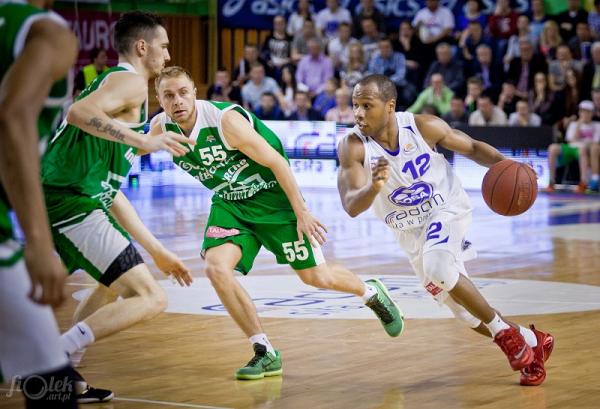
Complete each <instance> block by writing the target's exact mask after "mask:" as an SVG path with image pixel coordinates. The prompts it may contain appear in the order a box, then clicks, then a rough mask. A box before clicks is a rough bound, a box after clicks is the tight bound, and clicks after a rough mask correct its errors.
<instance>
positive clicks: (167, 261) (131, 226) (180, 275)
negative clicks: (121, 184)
mask: <svg viewBox="0 0 600 409" xmlns="http://www.w3.org/2000/svg"><path fill="white" fill-rule="evenodd" d="M110 213H111V214H112V215H113V216H114V217H115V219H116V220H117V222H119V224H120V225H121V226H123V228H124V229H125V230H126V231H127V232H129V234H131V236H132V237H133V238H134V239H135V240H136V241H137V242H138V243H140V244H141V246H142V247H143V248H144V249H146V251H147V252H148V253H150V255H151V256H152V258H153V259H154V261H155V263H156V265H157V267H158V268H159V269H160V270H161V271H163V272H164V273H165V274H167V275H168V274H173V276H174V277H175V278H176V279H177V281H178V282H179V284H181V285H182V286H183V285H188V286H189V285H190V284H191V283H192V276H191V275H190V273H189V270H188V269H187V267H186V266H185V265H184V264H183V262H182V261H181V260H179V258H177V256H176V255H175V254H173V253H171V252H170V251H169V250H167V249H166V248H165V247H164V246H163V245H162V243H161V242H160V241H158V239H157V238H156V237H155V236H154V235H153V234H152V232H151V231H150V230H148V228H147V227H146V226H145V225H144V223H143V222H142V220H141V219H140V217H139V216H138V214H137V212H136V211H135V209H134V207H133V206H132V205H131V203H130V202H129V199H127V197H126V196H125V195H124V194H123V192H121V191H118V192H117V195H116V196H115V199H114V201H113V204H112V206H111V208H110Z"/></svg>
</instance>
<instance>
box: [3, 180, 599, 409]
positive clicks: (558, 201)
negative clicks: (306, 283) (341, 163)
mask: <svg viewBox="0 0 600 409" xmlns="http://www.w3.org/2000/svg"><path fill="white" fill-rule="evenodd" d="M304 194H305V197H306V200H307V202H308V204H309V206H310V208H311V209H312V210H313V212H314V213H315V214H316V215H317V216H318V217H319V218H320V219H321V221H323V222H324V223H325V224H326V225H327V226H328V227H329V234H328V240H329V241H328V243H327V244H326V245H325V247H324V254H325V256H326V258H327V259H329V260H333V261H336V262H340V263H342V264H344V265H346V266H347V267H349V268H351V269H353V270H354V271H356V272H357V273H358V274H360V275H365V276H378V275H381V276H382V277H388V280H390V281H389V282H390V283H392V282H394V281H393V278H389V277H396V276H397V277H400V278H401V280H400V281H401V284H399V285H398V286H397V288H396V287H394V290H393V291H391V294H392V296H393V297H394V298H395V299H396V301H397V302H398V303H399V305H400V307H402V308H403V309H404V311H405V313H406V330H405V332H404V333H403V334H402V335H401V336H400V337H398V338H389V337H388V336H387V335H386V334H385V332H384V331H383V329H382V328H381V326H380V324H379V322H378V321H376V320H375V319H374V318H373V319H362V318H364V317H362V318H360V317H359V318H356V317H354V316H352V314H353V313H352V312H350V313H348V312H347V311H343V312H341V313H340V314H342V316H343V317H348V318H340V317H339V316H338V317H337V318H336V317H335V314H332V317H328V316H327V314H329V312H330V311H334V310H335V311H338V310H336V308H338V307H339V306H338V307H336V306H335V305H333V304H332V305H333V306H331V307H327V308H331V309H330V310H327V308H323V309H321V310H319V311H321V313H322V315H320V316H315V317H314V318H311V315H310V314H307V315H306V316H305V317H304V318H298V317H297V316H296V315H294V314H296V313H299V311H300V312H302V313H307V311H309V310H310V308H312V305H310V304H309V305H308V307H297V308H300V309H296V310H294V309H293V308H288V307H289V302H288V301H289V300H288V301H284V302H281V301H277V302H272V303H270V304H269V303H268V302H266V301H264V300H265V299H267V298H268V297H275V296H276V295H277V293H278V292H282V291H284V287H285V286H291V287H294V286H297V285H298V284H297V283H298V282H299V280H298V279H297V278H296V277H294V275H293V272H292V271H291V270H289V269H288V268H287V267H286V266H278V265H276V264H275V263H274V259H273V258H272V257H271V256H270V255H269V254H268V253H260V254H259V257H258V259H257V261H256V264H255V269H254V271H253V272H252V273H251V275H250V276H248V277H247V278H242V279H241V282H242V283H245V282H246V283H249V285H250V284H251V283H253V284H252V285H253V286H254V287H252V288H253V289H252V290H250V289H249V292H250V294H251V295H253V297H255V295H254V294H255V291H256V294H257V296H256V298H257V300H258V301H257V303H262V304H261V305H263V304H264V305H263V307H264V308H262V307H261V308H260V310H261V311H262V312H261V315H263V316H266V317H265V318H263V324H264V327H265V330H266V332H267V334H268V335H269V338H270V339H271V341H272V343H273V344H274V345H275V347H276V348H278V349H280V350H281V353H282V357H283V363H284V374H283V377H274V378H267V379H264V380H259V381H236V380H234V378H233V373H234V370H235V369H236V368H237V367H238V366H240V365H242V364H244V363H245V362H247V361H248V360H249V359H250V358H251V355H252V352H251V348H250V344H249V343H248V341H247V339H246V338H245V337H244V335H243V334H242V332H241V331H240V330H239V329H238V328H237V327H236V326H235V324H234V323H233V321H232V320H231V318H229V317H228V316H226V315H222V313H221V312H219V308H217V307H215V306H214V305H212V304H211V303H212V302H213V301H210V302H209V301H207V300H206V299H204V297H211V296H213V295H211V294H210V293H211V291H212V289H211V288H210V285H209V284H208V283H207V282H206V280H204V279H203V273H202V266H203V262H202V260H201V258H200V257H199V249H200V245H201V232H202V229H203V227H204V225H205V220H206V216H207V213H208V209H209V205H210V201H209V195H208V193H207V192H205V191H204V190H202V189H190V188H177V189H176V188H140V189H139V190H137V191H129V192H128V195H129V196H130V198H131V199H132V202H133V203H134V205H135V206H136V208H137V209H138V211H139V212H140V214H141V216H142V218H143V219H144V221H145V222H146V223H147V225H148V226H149V227H150V228H151V230H153V231H154V232H155V234H156V235H157V236H158V237H159V238H160V239H161V240H162V241H163V242H164V243H166V244H167V246H168V247H169V248H170V249H171V250H173V251H175V252H176V253H178V254H180V255H181V256H182V257H183V258H184V260H185V262H186V263H187V264H188V265H189V266H190V267H191V268H192V270H193V272H194V276H195V277H196V278H197V281H196V283H195V287H197V288H195V289H194V290H191V289H186V290H180V291H179V292H176V293H175V292H174V293H171V292H169V294H170V296H171V294H182V296H181V297H182V298H185V297H188V298H187V299H186V301H185V302H183V301H182V300H181V299H173V298H171V299H170V302H172V303H174V304H175V305H176V307H177V308H180V307H181V308H182V309H183V310H185V308H190V309H189V313H181V312H179V313H163V314H161V315H160V316H158V317H157V318H155V319H153V320H151V321H148V322H145V323H142V324H139V325H136V326H134V327H132V328H130V329H128V330H126V331H123V332H122V333H119V334H117V335H114V336H112V337H110V338H107V339H105V340H101V341H99V342H97V343H96V344H94V345H93V346H91V347H90V348H89V349H88V351H87V353H86V355H85V357H84V359H83V361H82V367H81V368H80V372H82V374H83V375H84V376H86V377H87V379H88V381H89V382H90V383H91V384H93V385H95V386H99V387H105V388H109V389H112V390H114V392H115V395H116V398H115V400H113V401H112V402H110V403H107V404H95V405H92V406H91V407H92V408H98V409H100V408H102V409H109V408H115V409H125V408H127V409H134V408H135V409H137V408H156V409H162V408H285V409H288V408H290V409H292V408H298V409H303V408H309V409H317V408H339V409H345V408H370V409H375V408H378V409H383V408H387V409H408V408H415V409H420V408H444V409H446V408H447V409H451V408H490V409H492V408H493V409H521V408H522V409H546V408H557V409H562V408H574V409H584V408H586V409H587V408H589V409H592V408H599V407H600V341H599V339H600V338H599V336H598V333H599V331H600V297H597V298H596V297H595V294H596V291H597V290H598V289H600V197H598V196H596V197H589V196H588V197H577V196H569V195H557V196H545V195H541V196H540V197H539V199H538V201H537V202H536V204H535V205H534V207H533V208H532V209H531V210H530V211H529V212H528V213H526V214H525V215H522V216H519V217H516V218H505V217H500V216H495V215H493V214H492V213H491V212H490V211H489V210H487V208H486V207H485V204H484V203H483V201H482V200H481V199H480V194H479V193H477V192H471V193H470V195H471V196H472V198H473V203H474V206H475V210H474V217H473V219H474V220H473V224H472V226H471V228H470V231H469V235H468V239H469V240H470V241H472V242H473V245H474V247H475V248H476V249H477V251H478V253H479V257H478V258H477V259H475V260H473V261H470V262H468V263H467V269H468V271H469V273H470V274H471V276H473V277H474V278H475V280H476V283H478V285H480V286H482V287H486V291H488V290H489V291H490V293H489V294H492V296H490V302H491V303H492V304H493V305H496V306H498V305H502V306H503V308H505V309H508V310H509V311H510V315H512V316H511V319H512V320H513V321H516V322H519V323H521V324H529V323H535V325H536V327H538V328H540V329H542V330H545V331H549V332H551V333H552V334H553V335H554V336H555V338H556V346H555V349H554V352H553V354H552V357H551V359H550V361H549V362H548V365H547V370H548V377H547V380H546V382H545V383H544V384H543V385H542V386H540V387H521V386H519V385H518V381H519V376H518V375H519V374H518V373H517V372H512V371H511V370H510V367H509V365H508V362H507V361H506V358H505V357H504V355H503V354H502V353H501V351H500V350H499V349H498V347H496V346H495V345H494V344H493V343H492V342H491V340H490V339H488V338H484V337H482V336H479V335H477V334H475V333H474V332H472V331H470V330H469V329H467V328H466V327H464V326H463V325H461V324H460V323H458V322H455V320H453V319H450V318H446V317H438V316H436V314H439V313H438V312H437V307H435V309H431V308H432V307H431V305H430V301H429V300H428V299H426V298H425V297H424V295H423V294H422V293H421V292H419V291H417V290H415V289H414V288H413V287H410V286H411V282H410V280H411V278H410V277H411V271H410V268H409V266H408V263H407V260H406V258H405V257H404V255H403V254H402V252H401V251H400V249H399V248H398V246H396V245H395V243H394V239H393V236H392V234H391V233H390V232H389V231H387V228H386V227H385V226H384V225H383V224H382V223H381V222H379V221H377V220H376V219H375V218H374V216H372V215H371V214H367V215H364V216H361V217H359V218H357V219H351V218H349V217H347V216H345V215H344V214H343V213H342V212H341V206H340V204H339V199H338V198H337V192H336V191H334V190H327V189H320V190H318V189H314V190H310V189H309V190H305V192H304ZM146 259H147V260H148V258H146ZM148 261H149V263H148V264H149V265H150V266H151V268H152V270H153V271H155V272H156V269H155V268H154V266H153V264H152V263H151V262H150V260H148ZM156 276H157V278H161V279H162V278H163V277H161V276H160V275H159V274H156ZM274 276H275V277H274ZM245 280H246V281H245ZM252 280H254V281H252ZM478 280H479V281H478ZM91 283H92V282H91V280H89V279H88V278H87V277H86V276H85V275H84V274H80V273H77V274H75V275H74V276H73V277H71V278H70V279H69V285H68V289H69V292H70V293H73V294H74V295H75V296H77V294H79V293H80V292H81V291H82V290H85V289H87V288H89V286H90V285H92V284H91ZM165 283H166V284H165V285H166V286H169V285H170V284H169V283H168V281H165ZM282 283H283V284H282ZM574 284H577V285H574ZM406 285H407V286H408V287H406ZM171 286H172V285H171ZM282 286H283V287H282ZM403 286H404V287H403ZM294 288H295V287H294ZM507 288H514V289H515V290H514V292H513V293H510V292H506V289H507ZM187 290H189V291H191V292H190V293H189V294H187V295H186V293H184V292H182V291H187ZM173 291H175V290H173ZM194 291H197V292H194ZM298 292H300V293H302V290H301V289H299V290H298ZM194 294H204V295H201V296H200V295H199V296H195V295H194ZM302 294H303V295H304V296H306V295H307V294H308V293H306V292H305V293H302ZM323 294H324V295H323V297H324V298H326V296H327V295H328V294H325V293H323ZM331 296H332V297H333V295H331ZM174 298H177V297H174ZM309 298H310V297H309ZM211 300H212V299H211ZM296 301H297V299H296ZM315 302H316V301H315ZM319 302H320V301H319ZM349 302H350V301H349ZM352 302H354V301H352ZM359 304H360V303H359ZM76 305H77V301H76V300H75V298H73V297H70V298H69V300H68V301H67V302H66V303H65V305H63V306H62V307H61V308H60V309H59V310H58V311H57V318H58V321H59V325H60V327H61V329H63V330H65V329H67V328H68V327H69V326H70V322H71V321H70V320H71V315H72V313H73V311H74V309H75V307H76ZM195 305H196V306H198V305H203V306H204V307H203V308H204V312H207V311H209V310H210V311H209V312H210V314H207V313H202V309H199V310H200V312H201V313H198V311H197V310H194V308H193V307H194V306H195ZM209 305H210V308H209ZM319 305H325V304H319ZM353 305H354V304H353ZM267 307H268V308H267ZM286 308H287V309H286ZM294 308H296V307H294ZM302 308H304V310H302ZM429 309H431V311H432V312H431V314H433V315H432V316H431V317H428V316H427V314H429V312H427V313H424V311H425V310H427V311H429ZM185 311H188V310H185ZM215 311H216V312H215ZM314 311H317V310H314ZM323 311H325V312H323ZM440 311H442V310H440ZM520 311H521V312H520ZM358 312H361V311H358ZM358 312H357V314H358ZM344 314H349V315H344ZM317 315H318V314H317ZM307 317H308V318H307ZM3 388H6V386H3ZM21 405H22V404H21V398H20V397H19V396H16V397H11V398H8V397H6V391H5V389H2V390H1V391H0V408H2V409H4V408H15V407H21ZM83 407H85V406H83Z"/></svg>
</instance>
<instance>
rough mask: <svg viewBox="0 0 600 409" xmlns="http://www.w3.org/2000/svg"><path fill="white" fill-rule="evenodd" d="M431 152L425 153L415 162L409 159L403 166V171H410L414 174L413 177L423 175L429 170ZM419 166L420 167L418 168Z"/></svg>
mask: <svg viewBox="0 0 600 409" xmlns="http://www.w3.org/2000/svg"><path fill="white" fill-rule="evenodd" d="M429 159H430V157H429V154H428V153H424V154H422V155H419V156H417V157H416V158H415V160H414V162H413V161H412V160H409V161H408V162H406V163H405V164H404V166H403V167H402V172H404V173H409V172H410V174H411V175H412V178H413V179H417V178H418V177H420V176H423V175H424V174H425V172H427V171H428V170H429ZM417 167H418V169H417Z"/></svg>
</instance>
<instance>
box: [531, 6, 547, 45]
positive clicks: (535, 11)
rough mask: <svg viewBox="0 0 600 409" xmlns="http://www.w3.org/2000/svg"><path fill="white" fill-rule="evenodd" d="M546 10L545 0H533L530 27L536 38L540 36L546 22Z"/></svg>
mask: <svg viewBox="0 0 600 409" xmlns="http://www.w3.org/2000/svg"><path fill="white" fill-rule="evenodd" d="M546 20H547V18H546V10H545V9H544V0H531V18H530V21H529V27H530V29H531V34H532V35H533V36H534V37H535V38H540V35H541V34H542V30H543V29H544V23H545V22H546Z"/></svg>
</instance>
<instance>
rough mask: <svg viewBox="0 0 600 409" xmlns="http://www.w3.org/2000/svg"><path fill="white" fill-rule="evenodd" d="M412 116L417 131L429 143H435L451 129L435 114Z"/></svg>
mask: <svg viewBox="0 0 600 409" xmlns="http://www.w3.org/2000/svg"><path fill="white" fill-rule="evenodd" d="M414 118H415V125H416V126H417V129H418V130H419V133H420V134H421V136H422V138H423V139H424V140H425V141H426V142H427V143H428V144H429V145H436V144H437V143H438V142H439V141H440V140H441V139H443V138H444V136H445V135H446V133H447V132H449V131H451V128H450V126H449V125H448V124H447V123H446V122H445V121H444V120H443V119H441V118H439V117H437V116H435V115H427V114H419V115H414Z"/></svg>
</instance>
